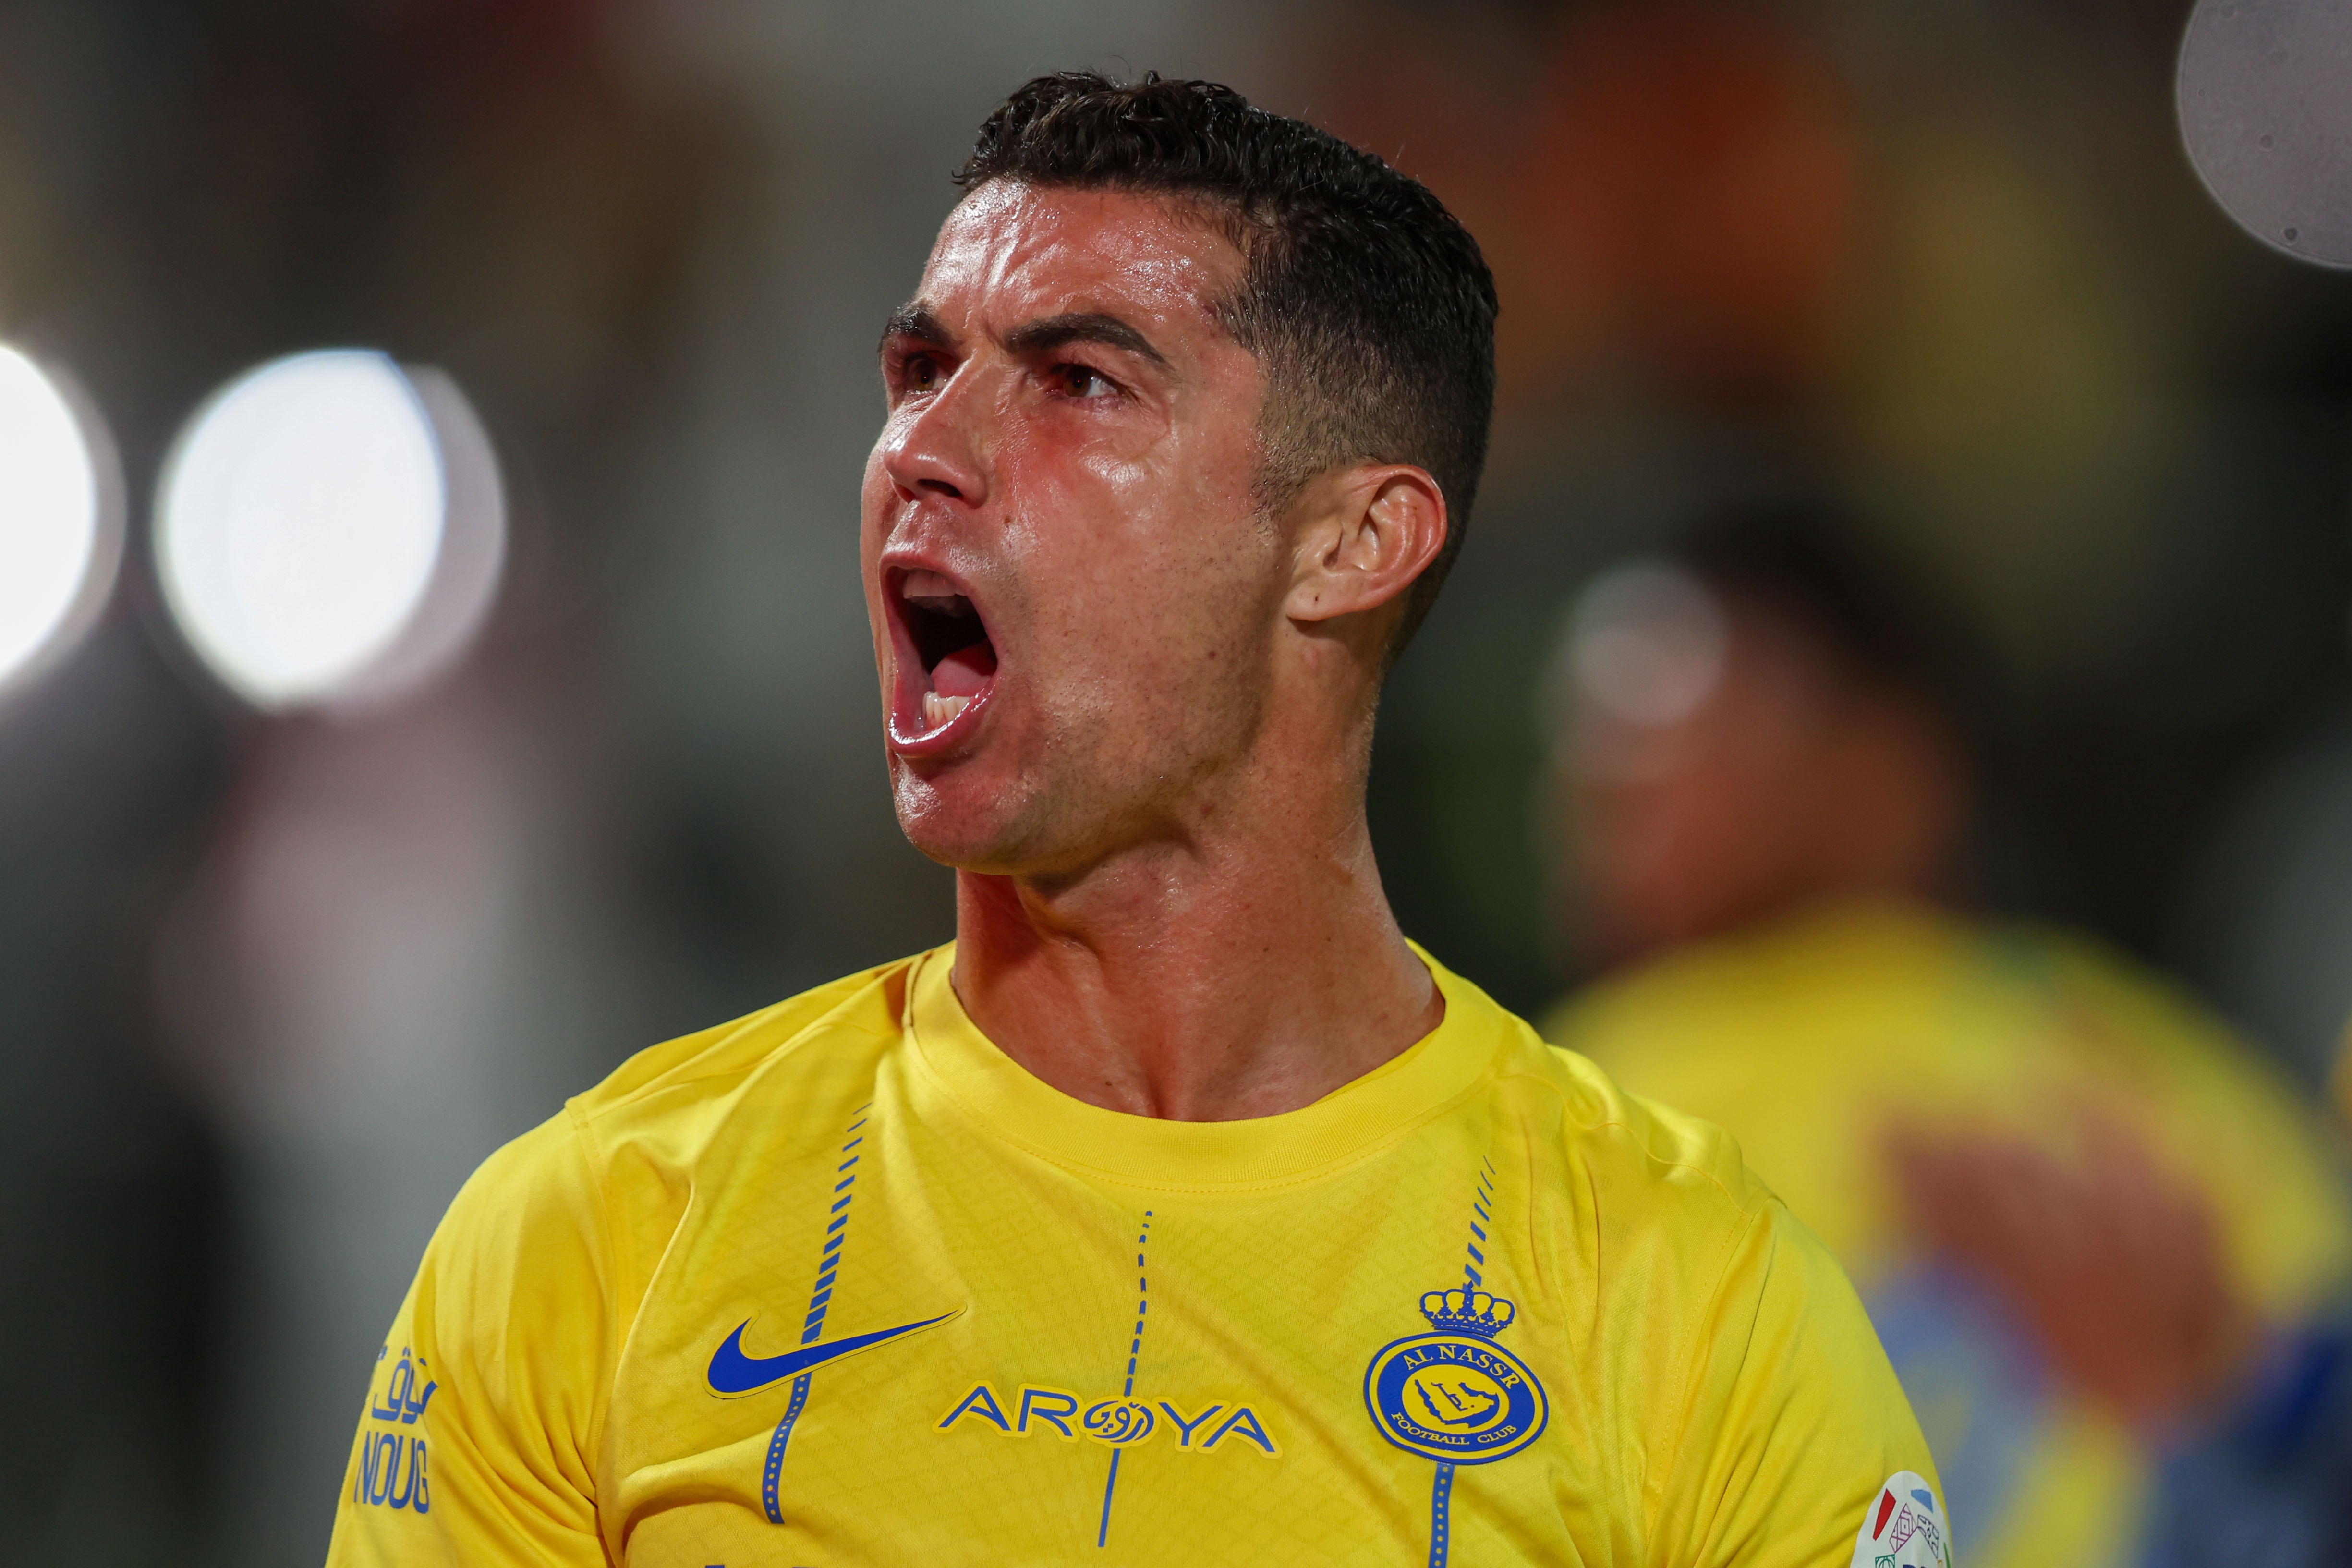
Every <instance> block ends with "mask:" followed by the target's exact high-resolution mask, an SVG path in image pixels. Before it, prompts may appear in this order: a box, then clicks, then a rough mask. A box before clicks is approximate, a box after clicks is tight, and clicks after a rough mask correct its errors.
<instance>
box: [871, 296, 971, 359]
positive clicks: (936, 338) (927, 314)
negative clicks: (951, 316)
mask: <svg viewBox="0 0 2352 1568" xmlns="http://www.w3.org/2000/svg"><path fill="white" fill-rule="evenodd" d="M893 338H911V339H913V340H914V341H915V342H919V343H929V344H930V345H931V346H932V347H933V348H942V349H943V348H947V347H950V346H951V345H952V344H953V343H954V342H955V334H954V333H953V332H950V331H948V329H947V323H946V322H944V321H940V319H939V318H938V317H937V316H935V315H933V314H931V308H930V307H929V305H923V304H906V305H901V306H899V307H898V309H897V310H894V311H892V312H891V313H890V319H889V320H888V321H885V322H883V323H882V342H881V343H880V344H879V345H877V346H878V348H887V347H889V346H890V340H891V339H893Z"/></svg>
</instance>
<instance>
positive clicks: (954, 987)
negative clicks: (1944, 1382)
mask: <svg viewBox="0 0 2352 1568" xmlns="http://www.w3.org/2000/svg"><path fill="white" fill-rule="evenodd" d="M958 183H959V184H961V187H962V190H963V196H962V199H961V202H960V203H959V204H958V205H957V206H956V207H955V208H954V210H953V211H952V212H951V213H950V214H949V216H948V218H947V222H946V224H945V226H943V227H942V228H941V229H940V236H939V239H938V243H937V244H936V245H935V246H934V247H933V248H932V251H931V255H930V259H929V264H928V265H927V266H926V268H924V272H923V277H922V281H921V284H920V287H919V289H918V290H917V291H916V293H915V296H914V298H913V299H911V300H909V301H908V303H907V305H906V306H905V307H904V308H903V309H902V310H899V311H898V314H896V315H895V316H894V317H893V318H892V319H891V320H890V321H889V322H888V323H887V327H886V328H885V330H884V332H883V337H882V344H881V370H882V384H883V393H884V405H885V416H884V421H883V426H882V431H881V436H880V438H879V439H878V440H877V442H876V444H875V447H874V451H873V454H872V456H871V457H870V458H868V460H867V464H866V481H865V491H864V518H863V523H862V527H863V535H862V537H863V549H862V557H863V568H864V574H865V587H866V605H867V610H868V612H869V614H870V616H871V617H872V623H873V629H874V648H875V658H876V661H877V666H878V668H879V672H880V677H881V696H882V721H883V734H884V748H885V752H886V755H887V760H888V765H889V773H890V780H891V786H892V789H893V792H894V794H895V796H896V799H897V804H898V819H899V821H900V823H901V824H902V825H903V826H904V827H905V830H906V832H907V835H908V837H909V838H910V839H912V840H913V841H914V843H915V845H916V847H919V848H920V849H921V850H922V851H923V852H924V853H925V854H927V855H929V856H930V857H931V858H934V859H936V860H940V861H942V862H944V863H946V864H948V865H950V866H952V867H954V868H956V871H957V907H956V918H957V940H956V942H954V944H953V945H951V946H950V947H946V948H941V949H940V950H938V951H936V952H928V953H923V954H920V955H919V956H917V957H914V958H911V959H907V960H904V961H901V962H898V963H890V964H887V965H885V966H883V967H882V968H879V969H877V970H873V971H870V972H868V973H864V974H857V975H853V976H850V977H849V978H847V979H845V980H842V981H839V982H836V983H835V984H831V985H828V986H825V987H824V988H822V989H820V990H817V991H814V992H811V993H809V994H806V995H803V996H800V997H796V998H794V999H793V1000H791V1001H788V1002H783V1003H780V1004H778V1005H776V1006H774V1007H772V1008H770V1009H768V1010H767V1011H765V1012H763V1013H759V1014H756V1015H754V1016H751V1017H749V1018H746V1019H743V1020H740V1021H739V1022H737V1023H733V1024H729V1025H726V1026H721V1027H719V1028H716V1029H712V1030H709V1031H708V1032H706V1033H703V1034H700V1035H697V1036H694V1037H689V1038H687V1039H683V1040H678V1041H675V1042H673V1043H671V1044H668V1045H666V1046H659V1047H655V1048H654V1049H652V1050H649V1051H646V1052H645V1053H644V1054H643V1055H641V1056H639V1057H637V1058H635V1060H633V1061H631V1062H630V1063H629V1064H628V1065H627V1066H625V1067H624V1068H622V1069H621V1070H620V1071H619V1072H618V1073H616V1074H615V1075H614V1077H613V1078H612V1079H609V1080H607V1081H606V1082H605V1083H604V1084H603V1085H602V1086H600V1087H598V1088H597V1089H593V1090H591V1091H590V1092H588V1093H587V1094H585V1095H583V1096H581V1097H580V1098H578V1099H576V1100H572V1102H571V1103H570V1105H569V1106H567V1107H566V1108H565V1110H564V1111H563V1113H562V1115H560V1116H558V1117H556V1118H555V1119H554V1120H553V1121H550V1122H548V1123H547V1124H546V1125H545V1126H543V1127H541V1128H540V1129H539V1130H538V1131H534V1132H531V1133H530V1134H528V1135H527V1136H525V1137H523V1138H521V1139H520V1140H518V1141H517V1142H514V1143H513V1144H511V1145H509V1147H508V1148H506V1149H505V1150H503V1151H502V1152H499V1154H497V1155H495V1156H494V1157H493V1158H492V1159H491V1160H490V1161H489V1162H488V1163H487V1164H485V1165H484V1166H483V1167H482V1169H481V1170H480V1171H479V1172H478V1173H477V1174H476V1175H475V1176H474V1178H473V1179H472V1181H470V1182H469V1183H468V1184H467V1186H466V1189H465V1191H464V1192H463V1193H461V1194H459V1196H458V1198H457V1202H456V1203H455V1205H453V1206H452V1207H451V1209H450V1212H449V1215H448V1217H447V1219H446V1220H445V1221H444V1222H443V1224H442V1226H441V1227H440V1230H439V1232H438V1233H437V1234H436V1236H435V1237H434V1240H433V1243H432V1246H431V1247H430V1249H429V1250H428V1252H427V1253H426V1256H425V1261H424V1264H423V1267H422V1268H420V1270H419V1271H418V1274H417V1278H416V1282H415V1286H414V1288H413V1289H411V1291H410V1293H409V1296H408V1299H407V1300H406V1302H405V1303H404V1305H403V1306H402V1308H401V1310H400V1313H399V1317H398V1319H397V1320H396V1321H395V1323H394V1328H393V1332H392V1336H391V1338H390V1340H389V1341H388V1342H387V1343H386V1345H385V1347H384V1352H383V1358H382V1360H381V1361H380V1362H379V1363H378V1367H377V1372H376V1375H375V1378H374V1381H373V1384H372V1385H371V1388H370V1391H369V1400H368V1407H367V1410H366V1413H365V1414H364V1415H363V1416H362V1423H361V1428H360V1434H359V1437H358V1441H357V1443H356V1446H355V1447H354V1450H353V1454H352V1461H351V1466H350V1471H349V1476H348V1479H347V1482H346V1485H345V1489H344V1494H343V1500H342V1504H341V1513H340V1516H339V1519H338V1522H337V1528H336V1534H335V1544H334V1547H333V1552H332V1561H333V1562H335V1563H339V1564H361V1563H401V1564H408V1563H467V1564H503V1563H517V1564H520V1563H563V1564H583V1565H585V1564H594V1563H632V1564H664V1565H669V1564H679V1565H685V1568H698V1565H707V1564H713V1563H725V1564H730V1568H741V1565H744V1564H752V1563H762V1564H765V1563H774V1564H851V1563H926V1564H948V1563H1120V1564H1127V1565H1130V1568H1133V1565H1148V1564H1177V1563H1272V1562H1285V1563H1390V1564H1397V1563H1416V1564H1417V1563H1431V1564H1442V1563H1447V1562H1449V1561H1451V1562H1455V1563H1465V1564H1468V1563H1475V1564H1481V1565H1486V1564H1500V1563H1620V1564H1659V1565H1668V1564H1672V1565H1676V1568H1681V1565H1692V1568H1696V1565H1699V1564H1717V1563H1721V1564H1728V1563H1740V1564H1742V1565H1744V1568H1772V1565H1778V1564H1790V1565H1795V1564H1832V1565H1836V1564H1844V1563H1849V1562H1853V1563H1863V1564H1864V1565H1865V1568H1870V1565H1875V1568H1895V1565H1898V1564H1899V1565H1902V1568H1914V1565H1916V1568H1929V1565H1933V1568H1942V1564H1943V1563H1944V1560H1945V1554H1946V1552H1947V1551H1948V1539H1947V1528H1946V1525H1945V1523H1944V1516H1943V1512H1942V1509H1941V1506H1940V1502H1939V1500H1938V1499H1937V1494H1936V1488H1935V1484H1934V1481H1933V1479H1932V1477H1933V1471H1932V1468H1931V1466H1930V1461H1929V1459H1928V1458H1927V1452H1926V1449H1925V1447H1923V1445H1922V1443H1921V1441H1920V1438H1919V1435H1918V1431H1917V1428H1916V1425H1915V1424H1914V1422H1913V1420H1912V1417H1911V1414H1910V1411H1909V1409H1908V1407H1907V1406H1906V1404H1905V1402H1904V1398H1903V1394H1902V1392H1901V1391H1900V1389H1899V1388H1898V1387H1897V1386H1896V1384H1895V1379H1894V1377H1893V1374H1892V1373H1890V1372H1889V1371H1888V1369H1887V1364H1886V1361H1885V1356H1884V1355H1883V1354H1882V1353H1881V1352H1880V1350H1879V1347H1878V1343H1877V1341H1876V1340H1875V1338H1874V1336H1873V1334H1872V1331H1871V1329H1870V1325H1869V1323H1868V1322H1867V1321H1865V1319H1864V1316H1863V1313H1862V1310H1861V1309H1860V1307H1859V1306H1858V1305H1857V1304H1856V1303H1855V1300H1854V1298H1853V1293H1852V1291H1851V1290H1850V1289H1848V1287H1847V1285H1846V1282H1845V1280H1844V1279H1843V1276H1842V1275H1841V1274H1840V1273H1839V1272H1838V1269H1837V1268H1836V1267H1835V1265H1834V1264H1832V1262H1831V1261H1830V1260H1829V1258H1828V1257H1827V1256H1826V1254H1824V1252H1823V1251H1822V1248H1821V1247H1820V1246H1819V1245H1818V1244H1817V1243H1815V1242H1814V1241H1813V1240H1812V1238H1811V1237H1810V1236H1809V1235H1808V1234H1807V1233H1805V1232H1804V1231H1803V1230H1802V1229H1801V1227H1799V1226H1796V1225H1795V1224H1794V1223H1793V1222H1791V1221H1790V1218H1789V1216H1788V1215H1787V1213H1786V1211H1785V1210H1783V1209H1782V1208H1781V1206H1780V1204H1779V1203H1778V1201H1777V1200H1775V1199H1774V1198H1773V1197H1772V1196H1771V1194H1769V1192H1767V1191H1766V1190H1765V1189H1764V1188H1763V1187H1761V1186H1760V1185H1759V1184H1758V1183H1757V1182H1756V1181H1755V1180H1754V1179H1753V1178H1751V1177H1750V1176H1749V1175H1748V1173H1746V1171H1745V1170H1744V1169H1743V1167H1742V1165H1741V1163H1740V1161H1739V1156H1738V1152H1737V1150H1736V1149H1735V1148H1734V1146H1733V1145H1732V1144H1731V1143H1730V1142H1729V1141H1728V1140H1727V1139H1726V1138H1725V1137H1724V1136H1723V1135H1722V1134H1720V1133H1719V1132H1717V1131H1715V1130H1714V1129H1712V1128H1710V1127H1708V1126H1706V1125H1705V1124H1703V1123H1700V1122H1696V1121H1690V1120H1688V1119H1685V1118H1683V1117H1681V1116H1678V1115H1675V1114H1674V1113H1672V1112H1669V1111H1666V1110H1661V1109H1659V1108H1656V1107H1654V1106H1652V1105H1649V1104H1647V1103H1645V1102H1643V1101H1641V1100H1634V1099H1631V1098H1628V1097H1627V1096H1625V1095H1623V1094H1621V1093H1620V1092H1619V1091H1618V1090H1617V1089H1615V1088H1614V1087H1613V1086H1612V1084H1611V1083H1610V1082H1609V1081H1608V1079H1606V1078H1605V1077H1603V1076H1602V1075H1601V1073H1600V1072H1599V1071H1598V1070H1597V1069H1595V1068H1592V1067H1591V1065H1590V1064H1588V1063H1587V1062H1585V1061H1584V1060H1582V1059H1581V1058H1576V1057H1572V1056H1569V1055H1567V1054H1565V1053H1562V1052H1559V1051H1556V1050H1553V1049H1551V1048H1550V1047H1546V1046H1545V1045H1543V1044H1542V1043H1541V1042H1540V1041H1539V1040H1538V1038H1537V1037H1535V1035H1534V1034H1533V1033H1532V1032H1531V1031H1530V1030H1529V1029H1528V1026H1526V1025H1524V1024H1522V1023H1521V1022H1520V1021H1519V1020H1517V1018H1514V1017H1512V1016H1510V1015H1508V1014H1507V1013H1505V1012H1503V1011H1502V1010H1501V1009H1500V1008H1498V1007H1496V1005H1494V1004H1493V1003H1492V1002H1490V1001H1489V1000H1487V999H1486V997H1485V996H1484V995H1482V994H1480V993H1479V992H1478V991H1477V989H1476V988H1475V987H1474V986H1472V985H1470V984H1467V983H1466V982H1465V981H1463V980H1460V979H1458V978H1456V977H1455V976H1454V975H1453V974H1450V973H1447V972H1446V971H1445V970H1444V969H1442V968H1440V967H1439V966H1438V964H1437V963H1435V962H1434V961H1433V960H1432V959H1431V958H1429V957H1428V956H1427V955H1426V954H1424V953H1423V952H1421V951H1420V950H1419V949H1417V948H1415V947H1414V946H1412V944H1411V943H1409V942H1407V941H1406V940H1405V938H1404V936H1403V935H1402V932H1400V931H1399V930H1398V928H1397V924H1396V921H1395V920H1394V918H1393V917H1392V916H1391V913H1390V910H1389V906H1388V902H1387V900H1386V899H1385V897H1384V896H1383V894H1382V892H1381V882H1380V876H1379V871H1378V868H1377V867H1376V866H1375V865H1374V864H1373V858H1372V847H1371V842H1370V836H1369V834H1368V832H1367V830H1366V826H1365V815H1364V785H1365V773H1366V769H1367V766H1368V763H1369V758H1370V747H1371V735H1372V719H1373V710H1374V708H1375V705H1376V701H1377V699H1378V696H1379V692H1380V688H1381V679H1382V677H1383V675H1384V674H1385V672H1386V671H1387V670H1388V668H1389V667H1390V665H1391V662H1392V661H1393V660H1394V658H1396V655H1397V652H1398V650H1399V648H1400V647H1402V645H1403V643H1404V641H1405V639H1407V638H1408V637H1411V636H1412V631H1413V628H1414V626H1416V625H1417V624H1418V623H1419V622H1420V620H1421V618H1422V616H1423V615H1424V614H1425V613H1426V612H1427V610H1428V608H1429V605H1430V603H1431V601H1432V599H1433V597H1434V595H1436V592H1437V589H1438V584H1439V583H1440V582H1441V581H1442V580H1443V578H1444V574H1445V570H1446V567H1447V565H1448V564H1449V563H1451V561H1452V560H1453V558H1454V554H1455V552H1457V551H1458V550H1459V549H1460V547H1461V543H1462V539H1463V532H1464V527H1465V522H1466V521H1467V520H1468V517H1469V512H1470V503H1471V500H1472V497H1473V494H1474V492H1475V489H1476V488H1477V482H1478V475H1479V469H1480V466H1481V464H1482V462H1483V459H1484V457H1485V450H1486V431H1487V424H1488V418H1489V415H1490V410H1491V406H1492V402H1493V389H1494V368H1493V367H1494V347H1493V345H1494V320H1495V310H1496V301H1495V292H1494V285H1493V282H1492V280H1491V279H1490V278H1489V276H1488V273H1487V269H1486V264H1485V262H1484V261H1483V260H1482V259H1481V258H1480V256H1479V253H1478V248H1477V246H1476V245H1475V243H1474V242H1473V240H1472V239H1471V237H1470V236H1469V235H1468V234H1467V233H1466V232H1465V230H1464V229H1463V228H1462V226H1460V225H1459V224H1458V223H1456V222H1455V221H1454V218H1453V217H1452V216H1449V215H1448V214H1447V213H1446V211H1445V210H1444V207H1443V206H1441V205H1439V204H1438V202H1437V201H1436V199H1435V198H1434V197H1433V196H1432V195H1430V194H1429V193H1428V192H1427V191H1426V190H1424V189H1423V188H1422V187H1421V186H1420V185H1419V184H1415V183H1414V182H1412V180H1409V179H1407V178H1405V177H1404V176H1402V175H1401V174H1397V173H1396V172H1395V171H1393V170H1391V168H1389V167H1388V166H1387V165H1386V164H1385V163H1382V162H1381V160H1380V159H1378V158H1376V157H1374V156H1372V155H1370V154H1369V153H1362V152H1359V151H1357V150H1356V149H1354V148H1351V147H1349V146H1347V145H1346V144H1344V143H1342V142H1339V141H1337V140H1335V139H1334V138H1332V137H1330V136H1328V135H1327V134H1325V133H1323V132H1319V131H1318V130H1315V129H1314V128H1312V127H1310V126H1307V125H1305V124H1302V123H1300V122H1298V121H1293V120H1287V119H1284V118H1282V117H1280V116H1276V115H1272V114H1268V113H1265V111H1263V110H1257V109H1254V108H1252V107H1251V106H1250V105H1248V104H1247V103H1245V102H1244V101H1243V100H1241V99H1240V98H1239V97H1237V96H1236V95H1235V94H1234V93H1233V92H1231V91H1230V90H1228V89H1224V88H1221V87H1217V86H1215V85H1213V84H1211V83H1206V82H1178V81H1162V80H1160V79H1157V78H1146V79H1144V80H1143V81H1142V82H1140V83H1139V84H1135V85H1131V86H1121V85H1118V84H1114V83H1112V82H1110V81H1108V80H1105V79H1101V78H1099V77H1094V76H1084V75H1066V76H1058V77H1049V78H1042V79H1038V80H1035V81H1033V82H1031V83H1029V84H1028V85H1027V86H1025V87H1024V88H1022V89H1020V90H1019V91H1017V92H1015V93H1014V94H1013V96H1012V98H1010V99H1009V100H1006V102H1005V103H1004V104H1003V107H1002V108H1000V109H999V110H997V111H996V112H995V113H994V114H993V115H992V117H991V118H990V119H989V121H988V122H987V123H986V125H985V126H983V127H982V131H981V134H980V140H979V143H978V145H977V147H976V149H975V150H974V152H973V153H972V156H971V161H970V162H969V163H966V164H965V166H964V168H963V170H962V172H961V174H960V175H959V176H958Z"/></svg>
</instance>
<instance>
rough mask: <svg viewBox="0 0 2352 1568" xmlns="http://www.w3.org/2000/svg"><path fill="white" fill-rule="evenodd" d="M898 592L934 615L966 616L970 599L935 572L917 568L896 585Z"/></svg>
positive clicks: (968, 612)
mask: <svg viewBox="0 0 2352 1568" xmlns="http://www.w3.org/2000/svg"><path fill="white" fill-rule="evenodd" d="M898 593H899V595H900V596H901V597H903V598H905V599H906V600H907V601H908V603H910V604H914V605H920V606H921V607H922V608H924V609H926V610H929V611H931V612H932V613H933V614H935V615H941V616H968V615H970V614H971V601H970V600H969V599H966V598H965V597H964V596H963V595H961V594H959V593H957V592H956V590H955V584H952V583H950V582H949V581H948V580H947V579H946V578H945V577H942V576H940V574H938V573H936V572H926V571H923V570H921V569H920V568H918V569H916V570H914V571H911V572H909V573H908V574H907V580H906V581H905V582H903V583H901V584H899V585H898Z"/></svg>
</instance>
